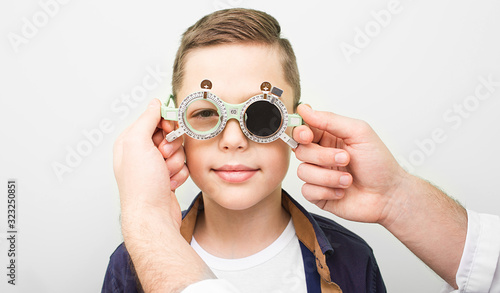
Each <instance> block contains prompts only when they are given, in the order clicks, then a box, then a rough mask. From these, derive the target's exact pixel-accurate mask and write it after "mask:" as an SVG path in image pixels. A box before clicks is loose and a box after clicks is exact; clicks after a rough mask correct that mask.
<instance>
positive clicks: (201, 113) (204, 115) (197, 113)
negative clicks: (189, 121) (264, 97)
mask: <svg viewBox="0 0 500 293" xmlns="http://www.w3.org/2000/svg"><path fill="white" fill-rule="evenodd" d="M191 116H192V117H201V118H208V117H211V116H218V114H217V111H214V110H212V109H201V110H198V111H195V112H194V113H193V114H192V115H191Z"/></svg>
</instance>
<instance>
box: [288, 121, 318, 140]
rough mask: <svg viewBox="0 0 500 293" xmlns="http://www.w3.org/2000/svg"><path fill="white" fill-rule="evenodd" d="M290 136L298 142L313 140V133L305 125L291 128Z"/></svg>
mask: <svg viewBox="0 0 500 293" xmlns="http://www.w3.org/2000/svg"><path fill="white" fill-rule="evenodd" d="M292 137H293V139H294V140H295V141H296V142H298V143H299V144H309V143H311V142H312V141H313V138H314V133H313V132H312V130H311V128H309V127H308V126H307V125H300V126H297V127H295V128H294V129H293V132H292Z"/></svg>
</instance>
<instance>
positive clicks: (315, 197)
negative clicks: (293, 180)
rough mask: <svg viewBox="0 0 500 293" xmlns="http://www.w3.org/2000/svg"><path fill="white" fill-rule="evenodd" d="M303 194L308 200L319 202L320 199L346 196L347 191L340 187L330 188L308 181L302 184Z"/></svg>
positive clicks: (334, 198)
mask: <svg viewBox="0 0 500 293" xmlns="http://www.w3.org/2000/svg"><path fill="white" fill-rule="evenodd" d="M302 195H303V196H304V198H305V199H307V200H308V201H310V202H312V203H314V204H318V202H320V201H328V200H338V199H341V198H343V197H344V195H345V192H344V190H343V189H340V188H329V187H324V186H319V185H314V184H309V183H306V184H304V185H303V186H302ZM321 208H322V207H321Z"/></svg>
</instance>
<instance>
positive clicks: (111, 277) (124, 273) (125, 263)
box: [101, 243, 143, 293]
mask: <svg viewBox="0 0 500 293" xmlns="http://www.w3.org/2000/svg"><path fill="white" fill-rule="evenodd" d="M101 292H102V293H124V292H127V293H139V292H143V291H142V289H141V286H140V283H139V281H138V279H137V277H136V274H135V271H134V268H133V265H132V261H131V259H130V256H129V254H128V252H127V249H126V248H125V244H124V243H122V244H120V245H119V246H118V248H116V250H115V251H114V252H113V254H112V255H111V257H110V258H109V264H108V268H107V270H106V274H105V276H104V282H103V284H102V290H101Z"/></svg>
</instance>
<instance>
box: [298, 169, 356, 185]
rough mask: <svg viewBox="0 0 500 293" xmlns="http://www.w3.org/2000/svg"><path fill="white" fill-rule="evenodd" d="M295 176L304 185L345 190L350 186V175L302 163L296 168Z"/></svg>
mask: <svg viewBox="0 0 500 293" xmlns="http://www.w3.org/2000/svg"><path fill="white" fill-rule="evenodd" d="M297 176H298V177H299V178H300V179H301V180H302V181H305V182H306V183H310V184H314V185H320V186H325V187H330V188H347V187H349V186H350V185H351V184H352V176H351V174H349V173H347V172H343V171H338V170H331V169H326V168H323V167H320V166H316V165H312V164H308V163H302V164H300V165H299V167H298V168H297Z"/></svg>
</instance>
